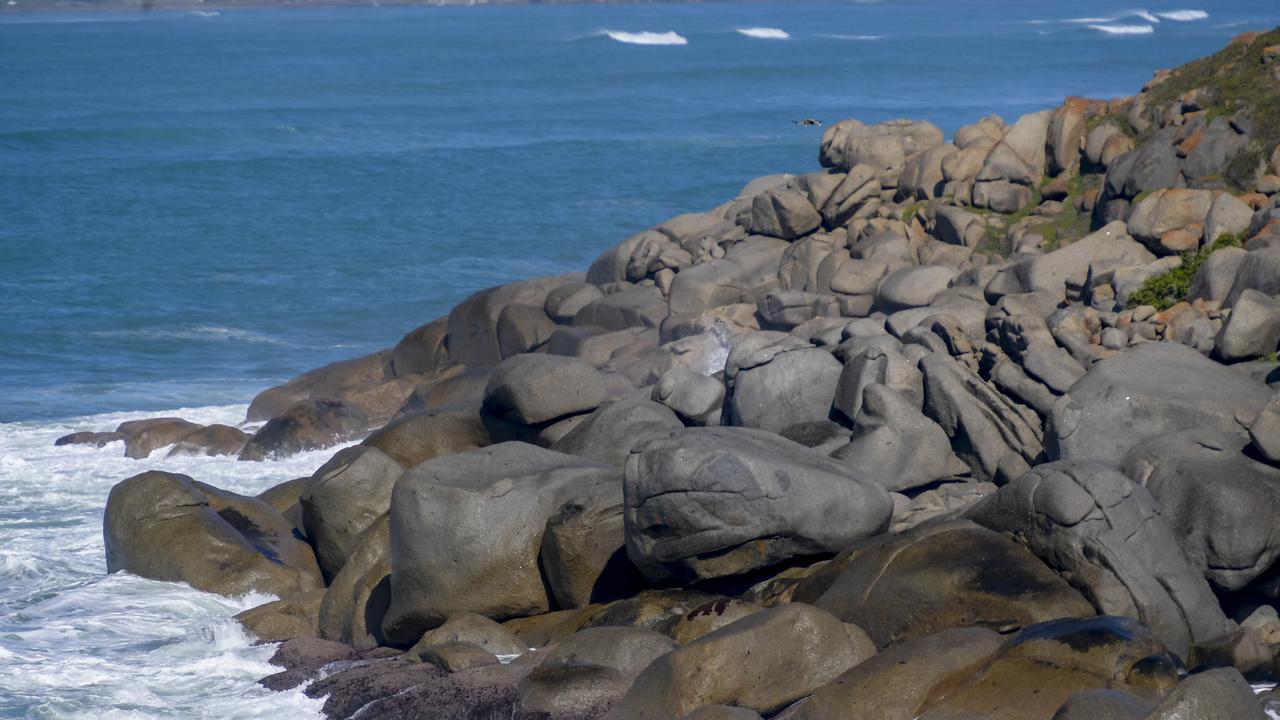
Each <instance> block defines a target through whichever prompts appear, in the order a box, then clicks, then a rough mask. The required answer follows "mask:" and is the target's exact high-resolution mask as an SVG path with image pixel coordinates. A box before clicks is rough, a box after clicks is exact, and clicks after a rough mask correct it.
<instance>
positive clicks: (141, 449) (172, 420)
mask: <svg viewBox="0 0 1280 720" xmlns="http://www.w3.org/2000/svg"><path fill="white" fill-rule="evenodd" d="M199 429H200V426H199V425H197V424H196V423H193V422H191V421H189V420H183V419H182V418H176V417H165V418H148V419H146V420H128V421H126V422H122V423H120V425H119V426H117V427H116V432H117V433H119V434H121V435H123V436H124V437H123V439H124V456H125V457H127V458H133V459H135V460H140V459H142V458H145V457H148V456H150V455H151V453H152V452H155V451H156V450H158V449H159V448H162V447H165V446H166V445H172V444H174V443H176V442H178V441H180V440H182V439H183V438H185V437H187V436H188V435H190V434H192V433H194V432H196V431H197V430H199Z"/></svg>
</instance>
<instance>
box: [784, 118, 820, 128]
mask: <svg viewBox="0 0 1280 720" xmlns="http://www.w3.org/2000/svg"><path fill="white" fill-rule="evenodd" d="M791 122H793V123H795V124H796V125H803V126H805V127H822V121H821V120H815V119H814V118H805V119H803V120H792V121H791Z"/></svg>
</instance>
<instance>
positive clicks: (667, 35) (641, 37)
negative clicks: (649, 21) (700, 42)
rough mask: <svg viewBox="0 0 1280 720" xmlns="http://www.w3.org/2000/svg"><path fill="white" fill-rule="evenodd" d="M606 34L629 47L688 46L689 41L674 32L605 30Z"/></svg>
mask: <svg viewBox="0 0 1280 720" xmlns="http://www.w3.org/2000/svg"><path fill="white" fill-rule="evenodd" d="M604 34H605V35H606V36H608V37H609V38H611V39H613V40H617V41H618V42H620V43H627V44H628V45H688V44H689V39H688V38H686V37H685V36H683V35H681V34H679V33H677V32H674V31H670V32H661V33H658V32H648V31H645V32H622V31H619V30H605V31H604Z"/></svg>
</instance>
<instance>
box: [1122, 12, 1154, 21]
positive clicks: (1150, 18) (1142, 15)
mask: <svg viewBox="0 0 1280 720" xmlns="http://www.w3.org/2000/svg"><path fill="white" fill-rule="evenodd" d="M1125 17H1137V18H1142V19H1143V20H1146V21H1147V22H1149V23H1158V22H1160V18H1158V17H1156V16H1155V15H1152V14H1151V13H1149V12H1147V11H1146V10H1134V11H1132V12H1130V13H1129V15H1127V16H1125Z"/></svg>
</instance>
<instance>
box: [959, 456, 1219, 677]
mask: <svg viewBox="0 0 1280 720" xmlns="http://www.w3.org/2000/svg"><path fill="white" fill-rule="evenodd" d="M964 514H965V516H966V517H969V518H971V519H973V520H974V521H975V522H977V523H979V524H981V525H983V526H985V527H988V528H990V529H992V530H995V531H997V532H1002V533H1006V534H1008V535H1009V536H1011V537H1013V538H1014V539H1015V540H1017V541H1018V542H1020V543H1022V544H1023V545H1025V546H1026V547H1027V548H1028V549H1029V550H1031V552H1033V553H1035V554H1036V555H1037V556H1038V557H1040V559H1042V560H1044V561H1045V562H1046V563H1048V564H1049V566H1050V567H1052V568H1053V569H1054V570H1057V571H1058V572H1060V573H1062V574H1063V575H1064V576H1066V577H1069V578H1071V580H1072V582H1073V583H1074V584H1075V585H1076V586H1077V587H1079V588H1080V589H1081V590H1082V591H1083V592H1084V593H1085V594H1086V595H1087V596H1088V597H1089V599H1090V601H1092V602H1093V604H1094V606H1096V607H1097V609H1098V611H1099V612H1101V613H1104V614H1107V615H1126V616H1129V617H1135V618H1138V619H1140V620H1142V621H1143V622H1144V623H1146V624H1147V625H1148V626H1150V627H1151V629H1152V630H1153V631H1155V633H1156V635H1157V636H1158V637H1159V638H1160V639H1161V640H1162V641H1163V642H1164V643H1165V644H1166V645H1167V646H1168V647H1169V648H1170V649H1171V650H1173V651H1174V652H1177V653H1178V654H1179V655H1181V656H1184V657H1185V656H1186V654H1187V652H1188V650H1190V648H1191V646H1192V644H1193V643H1196V642H1201V641H1205V640H1210V639H1213V638H1216V637H1218V636H1220V635H1223V634H1225V633H1227V632H1229V631H1230V630H1231V629H1232V626H1233V623H1232V622H1231V621H1230V620H1228V619H1227V618H1226V617H1225V616H1224V615H1223V614H1222V610H1221V608H1219V607H1218V601H1217V598H1215V597H1214V595H1213V593H1212V591H1211V590H1210V589H1209V584H1208V582H1206V581H1205V579H1204V575H1203V574H1202V573H1201V572H1200V571H1199V570H1197V569H1196V568H1194V567H1192V565H1191V564H1190V563H1188V562H1187V559H1186V557H1185V556H1183V554H1182V553H1181V552H1179V551H1178V548H1179V544H1178V538H1177V537H1176V536H1175V535H1174V532H1173V529H1172V528H1170V526H1169V524H1168V523H1167V522H1166V521H1165V520H1164V518H1163V517H1161V513H1160V505H1159V504H1158V503H1157V502H1156V500H1155V499H1154V498H1153V497H1151V495H1150V493H1148V492H1147V491H1146V490H1145V489H1143V488H1142V487H1141V486H1139V485H1136V484H1134V483H1133V482H1132V481H1131V480H1129V479H1128V478H1126V477H1125V476H1124V475H1122V474H1120V472H1119V471H1118V470H1115V469H1114V468H1112V467H1110V466H1107V465H1104V464H1102V463H1098V462H1054V463H1048V464H1045V465H1040V466H1038V467H1036V468H1035V469H1034V470H1032V471H1031V472H1029V473H1027V474H1026V475H1024V476H1023V477H1021V478H1019V479H1017V480H1015V481H1013V482H1012V483H1010V484H1008V485H1005V486H1004V487H1002V488H1001V489H1000V490H999V491H998V492H996V493H995V494H993V495H989V496H987V497H986V498H984V499H982V500H981V501H979V502H978V503H977V504H976V505H974V506H972V507H971V508H969V509H968V510H966V511H965V513H964Z"/></svg>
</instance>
